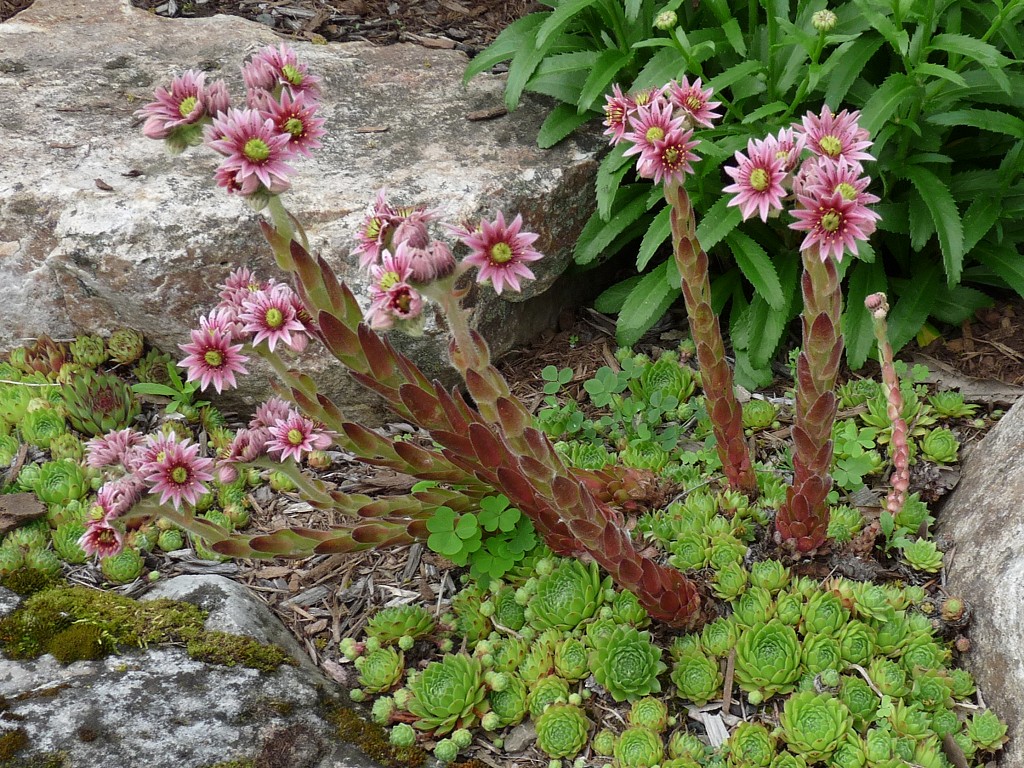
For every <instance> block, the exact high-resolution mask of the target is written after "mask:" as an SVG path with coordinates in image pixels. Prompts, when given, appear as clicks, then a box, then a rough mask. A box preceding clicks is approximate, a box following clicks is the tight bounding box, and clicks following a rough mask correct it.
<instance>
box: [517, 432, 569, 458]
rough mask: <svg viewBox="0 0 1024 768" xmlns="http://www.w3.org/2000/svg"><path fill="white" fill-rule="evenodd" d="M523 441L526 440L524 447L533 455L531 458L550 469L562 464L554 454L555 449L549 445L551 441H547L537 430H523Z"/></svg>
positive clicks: (546, 437)
mask: <svg viewBox="0 0 1024 768" xmlns="http://www.w3.org/2000/svg"><path fill="white" fill-rule="evenodd" d="M523 439H525V440H526V445H527V447H528V448H529V449H530V453H531V454H533V457H534V458H536V459H537V460H539V461H543V462H544V463H546V464H548V465H549V466H552V467H554V466H557V465H559V464H561V463H562V461H561V459H559V458H558V455H557V454H556V453H555V449H554V447H553V446H552V445H551V441H550V440H548V436H547V435H545V434H544V433H543V432H541V431H540V430H539V429H535V428H533V427H527V428H526V429H524V430H523Z"/></svg>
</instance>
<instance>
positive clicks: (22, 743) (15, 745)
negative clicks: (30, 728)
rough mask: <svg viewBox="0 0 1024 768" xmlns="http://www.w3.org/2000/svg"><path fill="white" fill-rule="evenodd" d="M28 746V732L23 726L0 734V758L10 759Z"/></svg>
mask: <svg viewBox="0 0 1024 768" xmlns="http://www.w3.org/2000/svg"><path fill="white" fill-rule="evenodd" d="M27 746H28V734H27V733H25V729H24V728H15V729H14V730H13V731H7V732H6V733H4V734H3V735H2V736H0V760H10V759H11V758H12V757H14V756H15V755H16V754H17V753H18V752H20V751H21V750H23V749H24V748H25V747H27Z"/></svg>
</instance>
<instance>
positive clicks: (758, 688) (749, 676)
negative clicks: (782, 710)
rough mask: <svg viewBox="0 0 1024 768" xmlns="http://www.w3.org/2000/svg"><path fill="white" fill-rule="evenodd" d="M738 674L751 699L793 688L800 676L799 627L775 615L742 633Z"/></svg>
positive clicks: (761, 698)
mask: <svg viewBox="0 0 1024 768" xmlns="http://www.w3.org/2000/svg"><path fill="white" fill-rule="evenodd" d="M735 675H736V682H737V683H739V686H740V688H742V689H743V690H744V691H746V692H747V694H748V695H749V696H751V698H752V700H756V701H760V700H763V699H766V698H770V697H771V696H773V695H774V694H776V693H789V692H790V691H792V690H793V689H794V688H795V687H796V682H797V680H799V679H800V641H799V640H798V639H797V636H796V631H795V630H794V629H793V628H792V627H790V626H788V625H786V624H783V623H782V622H781V621H779V620H778V619H772V620H771V621H768V622H766V623H765V624H758V625H755V626H753V627H751V628H750V629H749V630H747V631H746V632H743V633H741V634H740V638H739V642H738V643H737V644H736V668H735ZM755 703H756V702H755Z"/></svg>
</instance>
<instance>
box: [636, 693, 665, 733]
mask: <svg viewBox="0 0 1024 768" xmlns="http://www.w3.org/2000/svg"><path fill="white" fill-rule="evenodd" d="M626 721H627V722H628V723H629V724H630V725H639V726H643V727H644V728H650V729H651V730H652V731H654V732H655V733H663V732H664V730H665V729H666V728H668V706H667V705H666V704H665V702H663V701H662V700H661V699H656V698H654V697H653V696H644V697H643V698H642V699H637V700H636V701H634V702H633V705H632V706H631V707H630V708H629V714H628V715H627V716H626Z"/></svg>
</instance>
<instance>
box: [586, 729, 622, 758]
mask: <svg viewBox="0 0 1024 768" xmlns="http://www.w3.org/2000/svg"><path fill="white" fill-rule="evenodd" d="M617 740H618V736H616V735H615V731H613V730H611V729H609V728H604V729H602V730H600V731H598V732H597V733H596V734H594V738H593V740H592V741H591V742H590V748H591V749H592V750H594V754H596V755H601V756H602V757H611V756H612V753H613V752H614V751H615V742H616V741H617Z"/></svg>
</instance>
